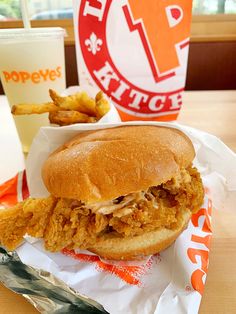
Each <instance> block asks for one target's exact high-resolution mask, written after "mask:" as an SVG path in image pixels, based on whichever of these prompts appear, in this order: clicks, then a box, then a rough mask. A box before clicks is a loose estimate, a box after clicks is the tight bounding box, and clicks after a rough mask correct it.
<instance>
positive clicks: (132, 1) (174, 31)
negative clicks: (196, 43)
mask: <svg viewBox="0 0 236 314" xmlns="http://www.w3.org/2000/svg"><path fill="white" fill-rule="evenodd" d="M128 2H129V6H130V8H129V9H130V10H131V12H129V13H130V16H131V17H132V18H131V19H132V24H133V26H130V25H129V26H130V30H131V31H134V30H138V31H139V33H140V37H141V40H142V42H143V46H144V49H145V51H146V55H147V57H148V59H149V63H150V65H151V63H152V64H153V65H155V67H156V68H157V72H158V73H159V75H161V74H164V73H167V72H170V71H172V70H173V69H175V68H177V67H178V66H179V65H180V64H179V57H178V51H177V47H178V46H180V45H181V44H184V43H186V42H187V41H188V38H189V32H190V22H191V10H192V1H191V0H165V1H146V0H139V1H137V0H129V1H128ZM126 18H127V15H126ZM141 28H142V30H141ZM148 50H149V51H148ZM151 67H152V65H151Z"/></svg>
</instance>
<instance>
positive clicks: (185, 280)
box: [16, 122, 236, 314]
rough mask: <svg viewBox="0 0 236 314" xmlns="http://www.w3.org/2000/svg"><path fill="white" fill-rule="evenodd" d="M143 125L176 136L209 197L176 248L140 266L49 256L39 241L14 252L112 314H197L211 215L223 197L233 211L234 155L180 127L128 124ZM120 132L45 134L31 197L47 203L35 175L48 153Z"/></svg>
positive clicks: (77, 254) (33, 161) (34, 163)
mask: <svg viewBox="0 0 236 314" xmlns="http://www.w3.org/2000/svg"><path fill="white" fill-rule="evenodd" d="M143 124H148V125H163V126H169V127H173V128H177V129H180V130H182V131H183V132H185V133H186V134H187V135H188V136H189V137H190V138H191V140H192V142H193V144H194V146H195V150H196V158H195V160H194V164H195V165H196V166H197V167H198V169H199V171H200V172H201V175H202V178H203V182H204V186H205V191H206V196H205V200H204V204H203V205H202V208H201V209H200V211H199V212H198V213H197V214H194V215H193V216H192V219H191V221H190V222H189V225H188V228H187V229H186V230H185V231H184V232H183V233H182V234H181V236H180V237H178V239H177V240H176V241H175V243H174V244H173V245H172V246H171V247H169V248H168V249H166V250H165V251H163V252H161V253H160V254H156V255H154V256H150V257H148V258H147V259H145V260H144V261H139V262H138V263H137V262H112V261H105V260H101V259H100V258H99V257H98V256H96V255H95V254H92V253H89V252H88V251H80V250H77V251H69V250H63V252H61V253H50V252H46V251H45V250H44V248H43V242H42V241H41V240H38V239H34V238H30V237H27V238H26V242H25V243H24V244H22V245H21V246H20V247H19V248H18V249H17V250H16V252H17V254H18V256H19V258H20V260H21V261H22V262H23V263H24V264H25V265H28V266H30V267H32V268H33V269H35V270H40V269H42V270H44V271H46V272H48V273H50V274H52V275H53V276H55V277H56V278H58V279H59V280H61V281H62V282H64V283H65V284H66V285H67V286H68V287H70V288H72V289H74V290H75V291H77V292H78V293H80V294H83V295H86V296H87V297H89V298H91V299H93V300H95V301H96V302H98V303H100V304H102V305H103V307H104V308H105V310H106V311H107V312H109V313H112V314H113V313H114V314H121V313H122V314H123V313H127V314H134V313H140V311H141V312H142V313H144V314H150V313H155V314H162V313H164V314H165V313H175V314H180V313H181V314H183V313H191V314H192V313H193V314H194V313H198V309H199V305H200V301H201V296H202V293H203V289H204V284H205V280H206V275H207V269H208V262H209V247H210V239H211V235H212V231H211V215H212V208H213V207H215V208H217V209H222V208H223V207H224V204H225V199H226V196H227V199H231V200H232V201H233V200H234V203H235V200H236V198H235V196H236V155H235V154H234V153H233V152H232V151H231V150H230V149H229V148H228V147H226V146H225V145H224V144H223V143H222V142H221V141H220V140H219V139H218V138H216V137H214V136H212V135H210V134H207V133H205V132H201V131H199V130H196V129H193V128H190V127H187V126H183V125H179V124H177V123H157V122H149V123H147V122H145V123H144V122H131V123H125V125H143ZM120 125H124V123H113V124H98V123H97V124H87V125H73V126H69V127H63V128H52V127H45V128H42V129H41V130H40V132H39V133H38V135H37V137H36V139H35V141H34V143H33V145H32V148H31V151H30V153H29V156H28V160H27V165H26V170H27V180H28V185H29V191H30V195H31V196H32V197H44V196H47V195H48V192H47V191H46V190H45V188H44V186H43V183H42V181H41V175H40V171H41V166H42V163H43V162H44V160H45V159H46V158H47V156H48V154H50V152H52V151H53V150H54V149H56V148H57V147H58V146H59V145H61V144H63V143H64V142H65V141H66V140H68V139H70V138H72V137H73V136H75V135H76V134H78V133H79V132H84V131H87V130H97V129H104V128H112V127H116V126H120ZM121 175H122V173H121ZM19 178H20V176H19ZM21 178H22V176H21ZM19 180H20V179H19ZM17 185H18V186H19V187H20V186H21V185H22V184H21V182H18V184H17ZM22 186H23V185H22ZM18 194H19V195H18V199H22V195H21V193H20V189H18ZM37 302H40V299H38V301H37ZM48 313H50V312H48ZM64 313H67V312H64ZM68 313H70V312H68ZM78 313H79V312H78ZM81 313H82V312H81ZM84 313H85V312H84Z"/></svg>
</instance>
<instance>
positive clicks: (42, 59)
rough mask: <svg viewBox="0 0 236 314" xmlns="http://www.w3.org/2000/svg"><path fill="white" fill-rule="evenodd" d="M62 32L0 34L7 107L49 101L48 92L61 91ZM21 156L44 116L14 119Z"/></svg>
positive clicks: (36, 30)
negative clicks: (52, 90)
mask: <svg viewBox="0 0 236 314" xmlns="http://www.w3.org/2000/svg"><path fill="white" fill-rule="evenodd" d="M64 36H65V31H64V30H63V29H62V28H59V27H52V28H29V29H2V30H0V78H1V82H2V85H3V89H4V92H5V94H6V96H7V98H8V101H9V104H10V107H12V106H13V105H16V104H19V103H36V104H40V103H42V102H47V101H50V97H49V93H48V90H49V89H50V88H51V89H54V90H56V91H57V92H58V93H60V92H62V91H63V90H64V89H65V87H66V83H65V56H64ZM14 120H15V124H16V128H17V131H18V135H19V138H20V140H21V144H22V149H23V152H24V153H27V152H28V151H29V147H30V145H31V143H32V140H33V138H34V136H35V135H36V133H37V132H38V130H39V128H40V127H41V126H46V125H49V121H48V114H47V113H45V114H41V115H37V114H32V115H23V116H14Z"/></svg>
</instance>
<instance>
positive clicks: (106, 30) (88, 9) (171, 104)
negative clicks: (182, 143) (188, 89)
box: [74, 0, 192, 120]
mask: <svg viewBox="0 0 236 314" xmlns="http://www.w3.org/2000/svg"><path fill="white" fill-rule="evenodd" d="M191 9H192V1H189V0H165V1H163V0H156V1H146V0H139V1H135V0H128V1H127V0H80V1H75V8H74V22H75V34H76V45H77V63H78V70H79V79H80V84H81V85H84V84H86V83H87V84H88V83H89V84H91V85H93V86H96V87H98V88H99V89H101V90H103V91H104V92H105V93H106V94H107V95H108V96H109V97H111V99H112V101H113V102H114V104H115V105H116V108H117V109H118V110H119V113H120V115H121V117H122V119H123V120H140V119H141V120H173V119H175V118H176V117H177V114H178V112H179V110H180V108H181V104H182V93H183V90H184V86H185V77H186V66H187V55H188V46H189V32H190V21H191Z"/></svg>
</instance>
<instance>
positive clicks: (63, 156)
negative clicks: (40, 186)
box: [42, 126, 195, 204]
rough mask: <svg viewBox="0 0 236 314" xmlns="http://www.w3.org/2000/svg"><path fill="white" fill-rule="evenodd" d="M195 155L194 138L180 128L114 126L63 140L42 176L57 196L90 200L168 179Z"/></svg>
mask: <svg viewBox="0 0 236 314" xmlns="http://www.w3.org/2000/svg"><path fill="white" fill-rule="evenodd" d="M194 155H195V153H194V148H193V145H192V142H191V141H190V139H189V138H188V137H187V136H186V135H185V134H184V133H182V132H180V131H179V130H177V129H174V128H166V127H157V126H123V127H116V128H111V129H105V130H99V131H93V132H83V133H80V134H79V135H78V136H76V137H75V138H73V139H72V140H70V141H69V142H67V143H65V144H64V145H63V146H61V147H60V148H58V149H57V150H56V151H55V152H54V153H52V154H51V155H50V156H49V158H48V159H47V160H46V162H45V163H44V165H43V168H42V178H43V181H44V184H45V186H46V188H47V189H48V191H49V192H50V193H51V194H52V195H54V196H55V197H63V198H71V199H77V200H81V201H83V202H85V203H86V204H91V203H96V202H103V201H108V200H112V199H115V198H117V197H119V196H121V195H126V194H129V193H131V192H138V191H141V190H146V189H147V188H149V187H150V186H156V185H159V184H161V183H164V182H166V181H168V180H169V179H170V178H172V177H174V176H175V175H176V173H177V172H178V171H179V169H180V168H186V167H188V166H189V165H190V164H191V162H192V160H193V158H194Z"/></svg>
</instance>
